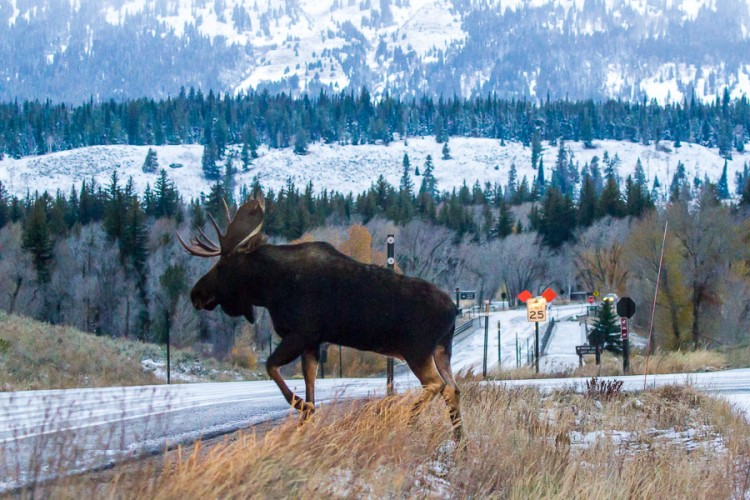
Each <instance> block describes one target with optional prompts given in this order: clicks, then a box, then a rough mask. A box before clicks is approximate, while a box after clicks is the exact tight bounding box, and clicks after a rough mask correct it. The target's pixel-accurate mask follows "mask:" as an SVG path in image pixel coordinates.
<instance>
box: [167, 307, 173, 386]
mask: <svg viewBox="0 0 750 500" xmlns="http://www.w3.org/2000/svg"><path fill="white" fill-rule="evenodd" d="M171 326H172V325H170V324H169V313H167V385H169V384H171V383H172V369H171V368H172V367H171V363H170V360H171V359H172V356H170V351H169V344H170V342H169V340H170V335H169V330H171Z"/></svg>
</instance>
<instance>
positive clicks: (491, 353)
mask: <svg viewBox="0 0 750 500" xmlns="http://www.w3.org/2000/svg"><path fill="white" fill-rule="evenodd" d="M585 311H586V308H585V306H583V305H578V304H575V305H565V306H555V305H553V306H552V309H551V310H550V311H549V315H550V317H554V318H555V320H556V321H558V320H560V322H561V323H563V321H562V320H563V319H565V318H567V317H569V316H571V315H574V314H583V313H585ZM489 321H490V324H489V331H488V339H487V340H488V342H487V345H488V347H487V369H488V371H489V370H493V369H495V368H496V367H497V358H498V352H497V344H498V342H497V323H498V321H499V322H500V344H501V347H502V349H501V351H502V352H501V354H502V359H503V364H502V367H503V368H505V369H509V368H515V367H516V338H518V345H519V348H520V351H521V356H520V363H521V366H523V365H525V364H526V360H527V356H528V352H529V351H533V349H534V348H533V345H534V324H533V323H529V322H528V321H527V319H526V309H523V308H522V309H511V310H509V311H500V312H497V313H494V314H490V320H489ZM546 328H547V324H546V323H542V324H540V325H539V336H540V339H541V336H542V335H543V334H544V331H545V329H546ZM554 337H555V336H553V338H554ZM571 342H572V343H571V344H570V346H568V347H570V350H571V352H572V353H573V355H574V356H575V346H576V345H578V344H580V338H576V339H575V340H574V341H571ZM566 343H567V339H565V340H564V341H563V342H560V344H561V345H560V347H559V351H560V353H559V354H555V355H553V356H550V357H545V358H542V360H544V359H549V361H545V363H549V364H550V366H552V365H554V364H557V363H562V362H564V360H566V359H567V356H568V355H567V354H565V350H566V347H565V345H563V344H566ZM453 351H454V352H453V356H452V358H451V365H452V367H453V371H454V372H456V373H457V372H459V371H462V370H463V371H469V370H472V371H473V372H474V373H480V374H481V373H482V363H483V361H484V319H483V318H482V321H481V326H480V327H478V328H477V329H476V330H474V332H473V333H471V334H470V335H467V336H466V337H463V338H462V339H461V340H459V341H458V342H457V343H455V345H454V347H453ZM575 364H576V366H577V365H578V357H577V356H575Z"/></svg>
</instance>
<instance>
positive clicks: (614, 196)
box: [598, 176, 625, 217]
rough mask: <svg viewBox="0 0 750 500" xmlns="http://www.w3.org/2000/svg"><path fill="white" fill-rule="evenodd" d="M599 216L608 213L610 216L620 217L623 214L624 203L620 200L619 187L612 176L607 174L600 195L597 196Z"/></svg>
mask: <svg viewBox="0 0 750 500" xmlns="http://www.w3.org/2000/svg"><path fill="white" fill-rule="evenodd" d="M598 215H599V217H604V216H605V215H609V216H612V217H622V216H623V215H625V204H624V203H623V201H622V195H621V194H620V187H619V186H618V185H617V181H616V180H615V178H614V177H613V176H607V183H606V184H605V185H604V189H603V190H602V195H601V196H600V197H599V209H598Z"/></svg>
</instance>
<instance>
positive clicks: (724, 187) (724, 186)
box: [718, 160, 729, 200]
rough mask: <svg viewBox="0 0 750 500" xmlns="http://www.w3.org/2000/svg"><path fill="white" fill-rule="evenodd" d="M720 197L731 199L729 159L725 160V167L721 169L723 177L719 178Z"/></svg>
mask: <svg viewBox="0 0 750 500" xmlns="http://www.w3.org/2000/svg"><path fill="white" fill-rule="evenodd" d="M718 190H719V199H722V200H728V199H729V181H728V180H727V160H724V168H723V169H722V171H721V178H719V185H718Z"/></svg>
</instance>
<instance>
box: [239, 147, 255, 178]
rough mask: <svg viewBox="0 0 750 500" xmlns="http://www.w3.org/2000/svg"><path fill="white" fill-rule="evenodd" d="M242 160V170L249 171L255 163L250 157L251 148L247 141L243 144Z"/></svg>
mask: <svg viewBox="0 0 750 500" xmlns="http://www.w3.org/2000/svg"><path fill="white" fill-rule="evenodd" d="M240 161H241V162H242V171H243V172H247V171H248V170H250V165H251V164H252V163H253V160H252V159H251V158H250V148H249V147H248V145H247V143H244V144H243V145H242V151H241V152H240Z"/></svg>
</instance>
